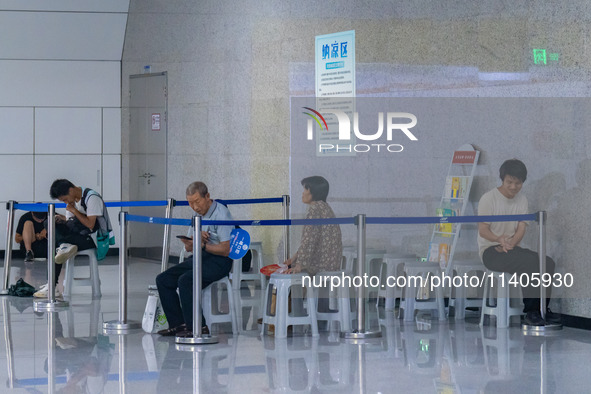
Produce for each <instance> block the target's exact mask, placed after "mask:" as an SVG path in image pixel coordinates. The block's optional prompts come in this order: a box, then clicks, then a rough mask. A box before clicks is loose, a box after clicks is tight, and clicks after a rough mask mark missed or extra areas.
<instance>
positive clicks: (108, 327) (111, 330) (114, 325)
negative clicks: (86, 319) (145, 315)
mask: <svg viewBox="0 0 591 394" xmlns="http://www.w3.org/2000/svg"><path fill="white" fill-rule="evenodd" d="M139 328H142V324H141V323H140V322H137V321H127V322H122V321H119V320H111V321H106V322H104V323H103V332H105V333H106V334H124V333H125V332H126V331H129V330H137V329H139Z"/></svg>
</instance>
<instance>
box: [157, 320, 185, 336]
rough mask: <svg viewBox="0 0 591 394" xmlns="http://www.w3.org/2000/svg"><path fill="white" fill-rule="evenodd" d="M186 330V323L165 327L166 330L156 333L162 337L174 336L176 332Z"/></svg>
mask: <svg viewBox="0 0 591 394" xmlns="http://www.w3.org/2000/svg"><path fill="white" fill-rule="evenodd" d="M184 331H187V325H186V324H184V323H183V324H181V325H180V326H177V327H174V328H167V329H166V330H160V331H158V335H162V336H163V337H172V336H175V335H176V334H177V333H181V332H184Z"/></svg>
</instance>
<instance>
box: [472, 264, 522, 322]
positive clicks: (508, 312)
mask: <svg viewBox="0 0 591 394" xmlns="http://www.w3.org/2000/svg"><path fill="white" fill-rule="evenodd" d="M491 274H492V279H493V280H492V281H491ZM501 274H504V281H501ZM510 276H511V275H510V274H507V273H505V272H496V271H487V272H486V279H485V282H484V294H483V295H482V312H481V313H480V327H482V326H483V325H484V316H485V315H491V316H496V318H497V328H507V327H509V324H510V322H511V316H521V315H523V312H522V310H523V308H522V306H521V302H519V305H518V306H511V296H512V295H511V292H512V290H513V293H514V294H513V298H516V299H519V300H520V301H521V300H522V296H521V289H517V288H515V286H513V285H509V283H508V281H509V278H510ZM502 282H504V283H502ZM493 288H496V289H497V291H496V305H492V304H491V303H490V302H489V301H492V300H493V299H494V296H493V295H492V294H491V293H492V291H493ZM512 288H513V289H512ZM515 293H517V294H515Z"/></svg>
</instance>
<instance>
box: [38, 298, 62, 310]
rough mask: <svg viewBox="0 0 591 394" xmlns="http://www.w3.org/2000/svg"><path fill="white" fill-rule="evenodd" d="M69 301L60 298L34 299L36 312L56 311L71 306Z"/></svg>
mask: <svg viewBox="0 0 591 394" xmlns="http://www.w3.org/2000/svg"><path fill="white" fill-rule="evenodd" d="M69 306H70V304H68V301H60V300H53V301H50V300H46V299H42V300H35V301H33V310H34V311H35V312H54V311H58V310H62V309H65V308H67V307H69Z"/></svg>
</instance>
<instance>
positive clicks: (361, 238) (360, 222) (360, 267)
mask: <svg viewBox="0 0 591 394" xmlns="http://www.w3.org/2000/svg"><path fill="white" fill-rule="evenodd" d="M355 225H356V226H357V276H358V277H359V278H362V277H363V275H364V270H365V215H357V216H356V217H355ZM365 290H366V289H365V288H364V287H363V286H359V287H357V329H355V330H353V331H351V332H341V338H343V339H370V338H379V337H381V336H382V333H381V332H380V331H367V330H366V328H365V301H366V300H365Z"/></svg>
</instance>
